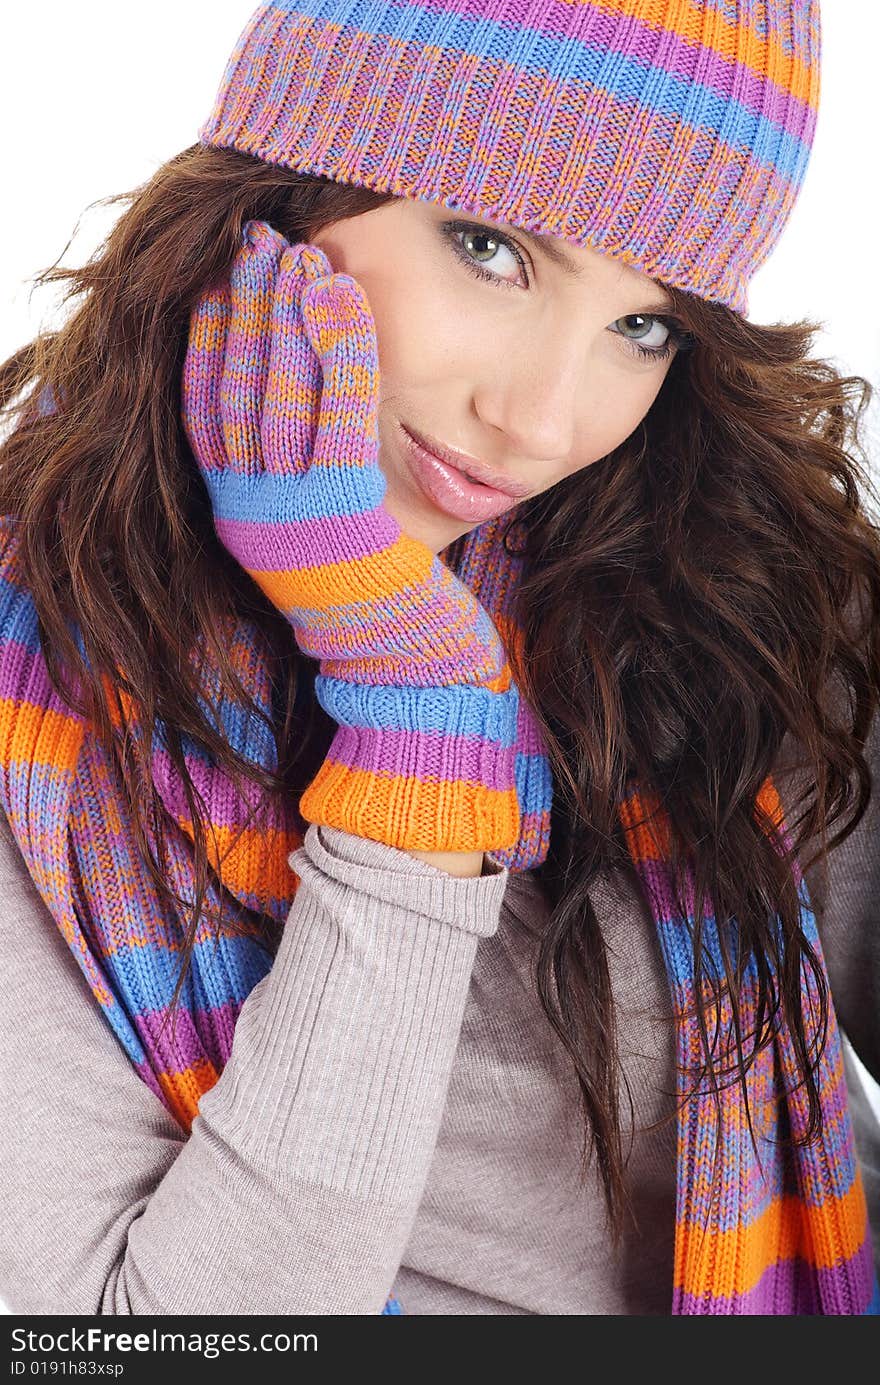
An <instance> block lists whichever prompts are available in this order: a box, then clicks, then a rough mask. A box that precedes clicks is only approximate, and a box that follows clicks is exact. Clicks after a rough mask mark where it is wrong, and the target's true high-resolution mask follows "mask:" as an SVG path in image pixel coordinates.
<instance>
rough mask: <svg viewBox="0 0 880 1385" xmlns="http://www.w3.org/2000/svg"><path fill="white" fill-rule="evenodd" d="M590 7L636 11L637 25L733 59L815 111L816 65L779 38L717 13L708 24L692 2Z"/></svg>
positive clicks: (610, 2)
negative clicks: (802, 57)
mask: <svg viewBox="0 0 880 1385" xmlns="http://www.w3.org/2000/svg"><path fill="white" fill-rule="evenodd" d="M568 3H569V4H572V5H575V6H580V4H582V3H583V0H568ZM592 4H593V7H594V9H597V10H602V11H603V12H604V13H605V14H619V15H626V16H632V15H633V12H634V10H636V9H637V10H638V18H639V20H640V21H641V22H642V23H643V24H646V25H647V26H648V27H649V28H651V29H662V30H664V31H665V32H666V33H670V34H676V35H677V36H678V37H679V38H683V39H685V40H687V41H689V42H690V43H692V44H693V43H699V44H700V46H701V47H703V48H707V49H708V50H709V51H710V52H712V53H717V54H718V55H719V56H720V57H722V58H727V59H729V60H731V61H732V60H734V59H735V60H736V62H737V63H738V64H740V65H741V66H743V67H747V68H749V70H750V71H752V72H754V73H755V75H756V76H758V77H762V78H765V79H767V78H769V80H770V81H771V82H773V83H774V85H776V86H777V87H779V88H780V89H781V90H782V91H786V92H790V93H791V95H792V96H795V97H797V98H798V99H799V100H801V101H803V102H804V103H805V104H806V105H808V106H810V107H811V108H812V109H813V110H816V109H817V108H818V105H819V77H820V74H819V68H818V64H816V65H815V66H813V67H809V66H808V65H807V64H806V63H805V62H804V61H803V59H801V58H798V57H796V56H795V55H794V54H790V53H786V51H785V49H784V48H783V47H782V44H781V43H780V42H779V40H778V39H775V38H762V37H761V36H760V35H759V34H757V33H755V31H754V30H753V29H746V28H745V26H744V25H742V24H731V23H730V22H729V21H728V20H727V19H725V17H724V15H723V14H721V12H720V11H719V12H717V14H716V15H713V16H711V17H710V20H709V24H708V25H707V16H706V12H705V10H704V9H703V8H702V7H701V6H699V5H696V4H694V3H692V0H679V3H678V4H674V3H672V4H670V2H669V0H642V3H641V4H640V5H638V6H634V5H633V0H592Z"/></svg>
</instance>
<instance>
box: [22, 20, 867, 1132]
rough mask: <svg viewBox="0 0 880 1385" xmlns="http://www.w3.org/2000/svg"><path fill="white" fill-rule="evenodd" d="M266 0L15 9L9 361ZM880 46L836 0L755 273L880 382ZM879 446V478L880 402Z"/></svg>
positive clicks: (824, 345)
mask: <svg viewBox="0 0 880 1385" xmlns="http://www.w3.org/2000/svg"><path fill="white" fill-rule="evenodd" d="M253 8H254V6H253V5H252V4H251V3H250V0H186V3H185V4H181V3H180V0H174V3H171V0H151V3H150V4H149V5H148V6H140V7H131V6H126V5H119V4H117V3H114V4H110V3H94V0H80V2H79V3H78V4H75V5H71V4H70V3H69V0H65V3H60V0H44V2H43V3H42V4H40V5H38V6H29V5H15V6H9V7H5V13H4V17H3V20H2V22H0V129H2V130H3V135H4V150H3V154H4V167H5V170H6V172H5V175H4V197H3V202H4V206H5V212H4V214H3V216H2V219H0V303H2V314H0V359H6V357H7V356H8V355H10V354H11V352H12V351H14V350H15V349H16V348H17V347H19V346H21V345H23V344H24V343H25V342H27V341H29V340H30V339H31V338H32V337H33V336H34V334H35V332H36V331H37V330H38V329H39V328H40V327H41V326H44V327H48V326H51V325H53V324H54V323H56V322H57V320H58V308H57V304H58V301H59V299H60V290H59V289H45V288H44V289H41V290H38V291H35V292H34V293H33V296H32V297H30V296H29V294H30V289H31V285H30V283H29V282H28V281H29V279H30V278H31V277H32V276H33V275H35V274H36V273H38V272H39V271H40V270H42V269H45V268H46V267H48V266H49V265H51V264H53V263H55V262H56V260H59V258H60V259H61V262H62V263H63V264H66V265H73V264H82V263H84V262H85V261H86V260H87V259H88V257H89V255H90V254H91V253H92V252H93V250H94V249H95V248H96V247H97V246H98V245H99V244H100V242H101V240H102V238H103V237H104V235H105V234H106V232H107V230H108V228H109V226H110V224H111V223H112V221H113V220H114V219H115V218H116V217H117V216H118V215H119V209H118V208H116V209H104V208H92V209H91V210H87V208H88V207H89V204H90V203H93V202H94V201H95V200H96V199H98V198H101V197H106V196H109V195H110V194H112V193H116V192H122V191H127V190H129V189H131V188H134V187H136V186H137V185H139V184H140V183H142V182H144V181H146V180H147V179H148V178H149V177H150V176H151V175H152V173H153V172H154V171H155V170H156V169H157V168H158V167H159V165H160V164H162V163H163V162H164V161H165V160H166V159H168V158H170V157H171V156H172V155H174V154H176V153H177V152H179V150H181V149H183V148H186V147H187V146H188V145H190V144H193V143H195V141H196V138H197V133H196V132H197V129H198V126H199V125H200V124H201V123H202V121H203V120H205V119H206V117H207V116H208V114H209V112H210V109H211V105H212V103H213V99H214V95H215V92H216V89H217V87H218V85H219V82H220V79H221V77H222V75H223V69H224V66H225V63H226V60H227V58H228V56H229V54H230V52H231V51H232V48H233V46H234V43H235V40H236V39H237V37H238V35H239V33H240V31H241V29H242V28H243V26H244V24H245V22H246V20H247V18H248V17H249V15H250V13H251V11H252V9H253ZM878 52H880V7H878V6H877V5H876V4H875V3H874V0H824V5H823V56H824V62H823V78H822V101H821V109H820V116H819V124H818V130H817V134H816V140H815V144H814V147H813V154H812V158H811V161H810V165H809V168H808V170H807V177H806V182H805V184H804V188H803V191H802V193H801V196H800V199H799V201H798V203H797V206H796V207H795V211H794V214H793V216H792V218H791V220H790V222H789V224H788V226H787V228H786V230H785V232H784V235H783V237H782V240H781V242H780V243H779V245H778V246H777V248H776V250H775V251H774V253H773V255H772V256H771V258H770V260H769V261H768V262H767V264H765V266H764V267H763V268H762V269H761V270H760V271H759V272H758V274H757V275H756V276H755V278H754V280H753V281H752V290H751V302H750V309H749V314H750V316H751V318H752V319H753V320H755V321H759V322H767V323H770V322H785V321H798V320H800V319H802V318H809V319H811V320H815V321H818V322H819V323H821V324H822V332H821V335H820V337H819V338H818V340H817V354H819V355H822V356H825V357H828V358H830V359H833V360H834V361H835V362H836V363H837V364H838V365H840V366H841V367H842V368H843V369H844V370H846V371H847V372H849V373H857V374H860V375H864V376H867V377H868V378H869V379H870V380H871V381H872V383H874V384H875V386H878V387H880V291H878V271H877V252H876V245H877V237H878V210H880V202H878V195H877V159H878V154H877V145H878V134H880V121H878V115H877V98H878V84H877V53H878ZM80 218H82V219H81V221H80ZM77 223H80V224H79V229H78V230H77V233H76V235H75V237H74V240H73V243H72V245H71V247H70V248H69V250H68V251H67V253H66V254H65V253H63V252H64V251H65V247H66V246H67V243H68V241H69V240H70V238H71V236H72V235H73V233H74V228H75V227H77ZM872 245H873V246H874V247H875V249H874V250H873V251H872V250H871V248H870V247H871V246H872ZM870 444H871V459H872V467H873V468H874V475H875V479H876V478H877V476H878V473H880V399H878V400H875V402H874V404H873V406H872V409H871V415H870ZM878 848H880V844H878ZM878 1109H880V1105H878ZM0 1157H2V1152H0Z"/></svg>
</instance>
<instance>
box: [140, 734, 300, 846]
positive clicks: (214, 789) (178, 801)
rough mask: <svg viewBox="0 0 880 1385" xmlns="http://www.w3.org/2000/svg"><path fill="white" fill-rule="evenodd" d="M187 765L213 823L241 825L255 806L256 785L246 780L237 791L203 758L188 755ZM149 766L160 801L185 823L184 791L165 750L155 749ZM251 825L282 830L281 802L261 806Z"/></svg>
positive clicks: (186, 813) (258, 792)
mask: <svg viewBox="0 0 880 1385" xmlns="http://www.w3.org/2000/svg"><path fill="white" fill-rule="evenodd" d="M186 765H187V771H188V773H189V776H190V778H191V779H192V781H193V784H194V785H195V787H196V788H197V789H198V791H199V793H200V794H201V795H202V796H203V798H204V800H205V802H206V804H207V806H208V811H209V814H210V818H211V822H212V824H213V826H214V827H229V828H236V829H237V828H239V827H242V826H243V825H244V823H245V822H246V821H247V817H248V813H249V811H251V810H253V809H255V808H256V807H257V805H258V803H259V800H260V797H261V795H262V790H261V788H260V787H259V785H257V784H253V783H251V781H250V780H245V781H243V783H242V787H241V791H240V792H236V789H235V785H234V784H233V782H232V780H231V779H230V778H229V776H228V775H227V774H223V773H221V772H220V771H218V770H217V768H216V767H215V766H212V765H209V764H208V763H207V762H206V761H205V760H202V759H197V758H196V757H195V756H188V757H187V762H186ZM152 766H153V775H154V778H155V780H156V784H157V786H158V787H159V788H160V789H161V793H162V802H163V803H164V804H165V807H166V808H167V809H168V811H169V813H172V814H173V815H174V816H175V817H178V818H184V819H185V820H186V821H187V822H188V821H190V810H189V805H188V803H187V801H186V796H185V794H184V791H183V784H182V783H181V780H180V776H179V775H178V773H177V771H176V770H175V768H174V766H173V764H172V761H171V757H170V755H169V754H168V752H167V751H166V750H157V749H154V750H153V758H152ZM251 825H252V826H255V827H257V828H259V830H261V831H264V830H265V829H266V827H267V826H269V827H277V828H278V830H279V831H280V830H282V829H283V828H284V827H285V826H286V823H285V820H284V814H283V811H282V808H281V805H280V804H279V803H278V802H277V800H273V801H272V802H270V803H269V804H268V805H266V806H264V808H263V812H262V815H261V816H260V817H259V818H257V819H252V820H251Z"/></svg>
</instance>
